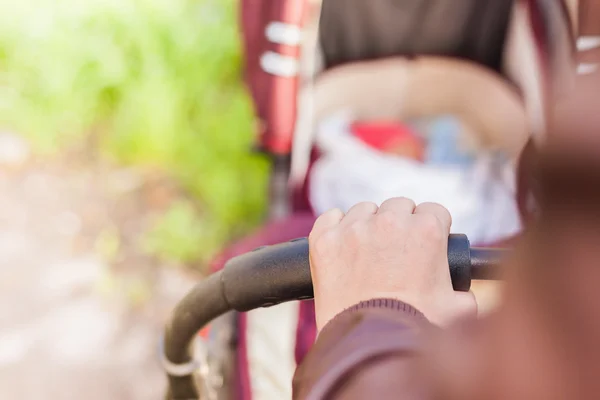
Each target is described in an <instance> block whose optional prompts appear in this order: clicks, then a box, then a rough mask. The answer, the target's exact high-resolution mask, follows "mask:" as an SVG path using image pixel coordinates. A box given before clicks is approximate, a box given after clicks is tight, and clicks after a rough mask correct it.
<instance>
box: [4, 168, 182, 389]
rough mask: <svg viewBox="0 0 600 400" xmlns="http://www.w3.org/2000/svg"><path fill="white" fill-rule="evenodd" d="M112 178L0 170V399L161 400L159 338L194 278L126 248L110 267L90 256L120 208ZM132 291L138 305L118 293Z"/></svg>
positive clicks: (59, 170)
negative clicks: (112, 189) (117, 266)
mask: <svg viewBox="0 0 600 400" xmlns="http://www.w3.org/2000/svg"><path fill="white" fill-rule="evenodd" d="M0 161H1V160H0ZM117 172H119V171H117ZM121 172H122V171H120V172H119V173H121ZM111 180H113V181H115V182H120V183H121V184H122V183H123V182H125V181H126V179H124V178H123V176H122V175H121V176H119V177H118V178H115V179H113V178H111V176H108V175H103V174H98V173H96V172H92V171H85V170H83V171H82V170H81V169H78V168H72V169H70V168H64V167H59V168H58V167H57V168H55V167H54V166H52V165H41V164H40V165H35V166H30V167H27V168H26V169H25V170H22V171H20V172H15V171H10V170H9V169H7V168H6V167H5V166H0V398H2V399H19V400H29V399H31V400H33V399H60V400H71V399H72V400H81V399H86V400H96V399H97V400H106V399H111V400H120V399H123V400H124V399H127V400H130V399H144V400H147V399H161V396H162V395H163V390H164V384H165V382H164V378H163V375H162V373H161V371H160V369H159V367H158V365H157V362H156V346H157V343H158V338H159V336H160V333H161V330H162V324H163V322H164V321H165V319H166V316H167V315H168V311H169V309H170V307H172V305H173V304H174V303H175V302H176V300H177V299H178V298H179V297H180V296H181V295H182V294H183V293H184V292H185V291H186V290H187V289H188V288H189V287H190V286H191V285H192V284H193V283H194V279H191V278H190V277H186V276H184V275H183V274H182V273H180V272H177V270H174V269H168V268H158V267H157V266H155V265H154V266H153V265H151V264H152V263H151V262H150V261H149V260H145V259H144V257H143V256H139V255H136V254H135V252H133V255H131V256H129V257H128V258H127V259H125V260H122V261H121V264H123V265H126V264H128V263H133V264H137V265H128V266H127V268H123V269H122V270H118V269H117V270H116V271H115V270H114V268H110V267H109V266H108V264H107V263H105V262H104V261H102V258H101V257H99V255H98V254H96V253H97V252H95V251H94V250H93V245H92V244H93V239H94V238H95V237H96V236H97V235H98V233H99V230H100V229H102V227H103V225H106V224H107V223H113V222H114V221H112V220H114V219H115V216H117V217H118V216H119V215H122V214H123V212H124V211H123V210H124V209H125V211H126V210H127V207H126V205H122V204H121V205H117V204H116V203H115V202H114V201H112V200H111V196H112V197H114V198H122V197H123V196H120V197H119V196H118V195H115V194H114V193H112V194H110V193H109V194H107V191H106V190H105V189H106V187H108V186H110V184H111ZM130 203H132V201H130ZM133 203H134V201H133ZM131 207H135V204H132V205H131ZM138 208H139V207H138ZM136 218H137V219H139V218H138V217H137V216H136V217H135V218H132V221H133V225H135V222H136V221H135V220H136ZM111 219H112V220H111ZM117 222H118V221H117ZM132 229H133V231H135V228H132ZM144 261H148V265H145V262H144ZM136 285H137V286H136ZM132 287H141V288H144V290H145V292H144V293H146V296H145V297H144V300H143V301H138V302H137V303H136V302H132V301H131V296H128V295H123V293H128V290H127V288H129V289H131V288H132ZM138 291H139V290H138ZM129 292H131V290H129ZM138 297H139V296H138Z"/></svg>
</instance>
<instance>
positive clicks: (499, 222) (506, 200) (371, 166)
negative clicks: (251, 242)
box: [310, 113, 521, 244]
mask: <svg viewBox="0 0 600 400" xmlns="http://www.w3.org/2000/svg"><path fill="white" fill-rule="evenodd" d="M351 121H352V119H351V118H350V117H349V116H348V115H344V114H343V113H341V114H338V115H336V116H333V117H331V118H329V119H328V120H326V121H324V122H323V123H322V124H321V125H320V126H319V129H318V131H317V137H316V141H317V145H318V147H319V148H320V149H321V151H323V153H324V155H323V157H321V158H320V159H319V160H318V161H317V163H316V164H315V166H314V168H313V170H312V172H311V179H310V183H311V187H310V201H311V204H312V206H313V208H314V210H315V211H316V212H317V213H318V214H321V213H323V212H325V211H326V210H328V209H331V208H335V207H338V208H340V209H342V210H343V211H347V210H348V209H349V208H350V207H351V206H353V205H354V204H356V203H359V202H361V201H372V202H375V203H377V204H381V203H382V202H383V201H384V200H386V199H388V198H391V197H397V196H404V197H409V198H411V199H413V200H414V201H415V202H416V203H417V204H419V203H421V202H426V201H427V202H437V203H440V204H442V205H444V206H445V207H446V208H447V209H448V210H449V211H450V213H451V214H452V220H453V223H452V232H455V233H464V234H466V235H468V236H469V239H470V240H471V243H479V244H488V243H492V242H495V241H497V240H499V239H502V238H505V237H508V236H511V235H513V234H515V233H517V232H518V231H519V230H520V228H521V223H520V218H519V213H518V209H517V205H516V202H515V190H514V186H515V185H514V169H513V167H512V166H511V165H509V164H508V163H507V162H501V163H499V162H498V159H497V158H496V157H493V156H492V155H489V154H482V155H479V156H477V158H476V160H475V162H474V163H473V165H470V166H468V167H465V166H464V165H427V164H423V163H420V162H416V161H413V160H409V159H403V158H400V157H397V156H394V155H389V154H385V153H382V152H379V151H377V150H374V149H371V148H370V147H368V146H366V145H365V144H364V143H363V142H362V141H360V140H359V139H357V138H355V137H354V136H352V134H351V132H350V128H349V126H350V123H351Z"/></svg>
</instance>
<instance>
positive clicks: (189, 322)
mask: <svg viewBox="0 0 600 400" xmlns="http://www.w3.org/2000/svg"><path fill="white" fill-rule="evenodd" d="M505 253H506V250H502V249H487V248H472V247H471V246H470V243H469V239H468V238H467V236H465V235H462V234H452V235H450V236H449V238H448V265H449V267H450V276H451V278H452V285H453V287H454V290H457V291H468V290H469V289H470V286H471V279H496V278H497V277H498V272H499V271H498V266H499V263H500V260H501V259H502V258H503V256H504V255H505ZM311 298H313V287H312V280H311V275H310V265H309V257H308V240H307V239H306V238H300V239H294V240H292V241H290V242H286V243H281V244H276V245H272V246H264V247H259V248H258V249H256V250H254V251H251V252H249V253H246V254H243V255H240V256H238V257H234V258H232V259H231V260H229V261H228V262H227V263H226V264H225V267H224V268H223V269H222V270H221V271H219V272H217V273H215V274H212V275H211V276H209V277H208V278H207V279H204V280H203V281H201V282H200V283H198V284H197V285H196V286H195V287H194V288H193V289H192V290H191V292H190V293H188V295H187V296H186V297H185V298H184V299H183V300H181V302H180V303H179V304H178V305H177V307H176V308H175V310H174V311H173V313H172V316H171V320H170V321H169V323H168V324H167V327H166V331H165V337H164V343H163V344H164V349H163V350H164V354H163V358H164V360H163V361H164V364H165V370H166V371H167V374H168V375H169V386H170V388H169V399H170V400H184V399H185V400H190V399H198V398H199V397H198V393H197V390H196V387H195V386H194V382H193V377H192V372H193V369H194V366H193V363H192V361H190V360H191V356H190V352H189V350H190V349H189V348H190V343H191V342H192V340H193V339H194V337H195V335H196V334H197V332H198V331H199V330H200V329H201V328H202V327H203V326H205V325H206V324H208V323H209V322H210V321H211V320H213V319H215V318H217V317H219V316H220V315H222V314H225V313H227V312H228V311H231V310H236V311H249V310H252V309H255V308H259V307H270V306H274V305H276V304H279V303H283V302H287V301H292V300H307V299H311ZM167 366H169V368H167ZM186 366H188V367H190V368H185V367H186Z"/></svg>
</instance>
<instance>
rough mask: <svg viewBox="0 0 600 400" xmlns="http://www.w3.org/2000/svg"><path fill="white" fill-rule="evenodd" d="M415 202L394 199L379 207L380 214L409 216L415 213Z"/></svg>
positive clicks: (398, 198) (401, 198) (407, 199)
mask: <svg viewBox="0 0 600 400" xmlns="http://www.w3.org/2000/svg"><path fill="white" fill-rule="evenodd" d="M415 206H416V205H415V202H414V201H413V200H411V199H409V198H407V197H392V198H391V199H387V200H386V201H384V202H383V203H381V206H379V211H377V213H378V214H383V213H384V212H391V213H394V214H397V215H398V216H400V215H409V214H412V213H413V212H414V211H415Z"/></svg>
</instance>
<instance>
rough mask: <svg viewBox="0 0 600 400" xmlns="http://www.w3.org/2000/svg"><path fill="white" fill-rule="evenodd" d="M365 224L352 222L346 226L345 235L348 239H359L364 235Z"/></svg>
mask: <svg viewBox="0 0 600 400" xmlns="http://www.w3.org/2000/svg"><path fill="white" fill-rule="evenodd" d="M365 228H366V227H365V224H364V223H363V222H361V221H354V222H353V223H351V224H349V225H348V229H347V233H348V235H349V236H350V237H352V238H355V239H359V238H361V237H363V236H364V234H365Z"/></svg>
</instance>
